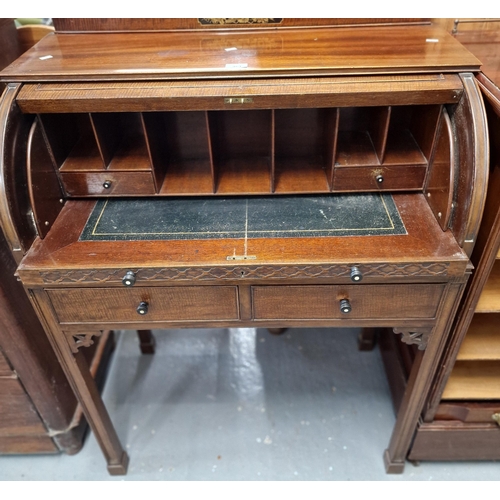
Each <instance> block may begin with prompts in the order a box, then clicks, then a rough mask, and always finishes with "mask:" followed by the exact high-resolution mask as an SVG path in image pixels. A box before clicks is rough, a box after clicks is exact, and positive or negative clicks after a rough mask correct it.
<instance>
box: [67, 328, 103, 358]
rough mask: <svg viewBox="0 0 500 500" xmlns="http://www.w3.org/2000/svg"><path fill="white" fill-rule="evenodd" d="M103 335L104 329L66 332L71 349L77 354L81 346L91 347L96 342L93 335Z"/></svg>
mask: <svg viewBox="0 0 500 500" xmlns="http://www.w3.org/2000/svg"><path fill="white" fill-rule="evenodd" d="M101 335H102V331H98V332H91V333H66V338H67V339H68V343H69V346H70V347H71V351H72V352H73V353H75V354H76V353H77V352H78V349H80V347H90V346H91V345H92V344H93V343H94V341H93V339H92V337H100V336H101Z"/></svg>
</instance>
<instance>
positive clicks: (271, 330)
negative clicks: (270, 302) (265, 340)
mask: <svg viewBox="0 0 500 500" xmlns="http://www.w3.org/2000/svg"><path fill="white" fill-rule="evenodd" d="M267 331H268V332H269V333H272V334H273V335H281V334H282V333H284V332H285V331H286V328H268V329H267Z"/></svg>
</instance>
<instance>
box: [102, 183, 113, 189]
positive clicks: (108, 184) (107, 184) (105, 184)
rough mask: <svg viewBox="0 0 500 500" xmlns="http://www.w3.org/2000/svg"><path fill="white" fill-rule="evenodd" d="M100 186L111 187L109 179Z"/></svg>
mask: <svg viewBox="0 0 500 500" xmlns="http://www.w3.org/2000/svg"><path fill="white" fill-rule="evenodd" d="M102 187H103V188H104V189H109V188H110V187H111V181H104V183H103V185H102Z"/></svg>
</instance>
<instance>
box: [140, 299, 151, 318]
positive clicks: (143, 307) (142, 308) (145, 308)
mask: <svg viewBox="0 0 500 500" xmlns="http://www.w3.org/2000/svg"><path fill="white" fill-rule="evenodd" d="M148 307H149V306H148V303H147V302H144V301H143V302H141V303H140V304H139V305H138V306H137V313H138V314H140V315H141V316H144V315H145V314H147V313H148Z"/></svg>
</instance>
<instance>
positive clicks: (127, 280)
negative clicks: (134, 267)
mask: <svg viewBox="0 0 500 500" xmlns="http://www.w3.org/2000/svg"><path fill="white" fill-rule="evenodd" d="M122 283H123V284H124V285H125V286H134V285H135V273H134V272H133V271H127V272H126V274H125V276H124V277H123V278H122Z"/></svg>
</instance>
